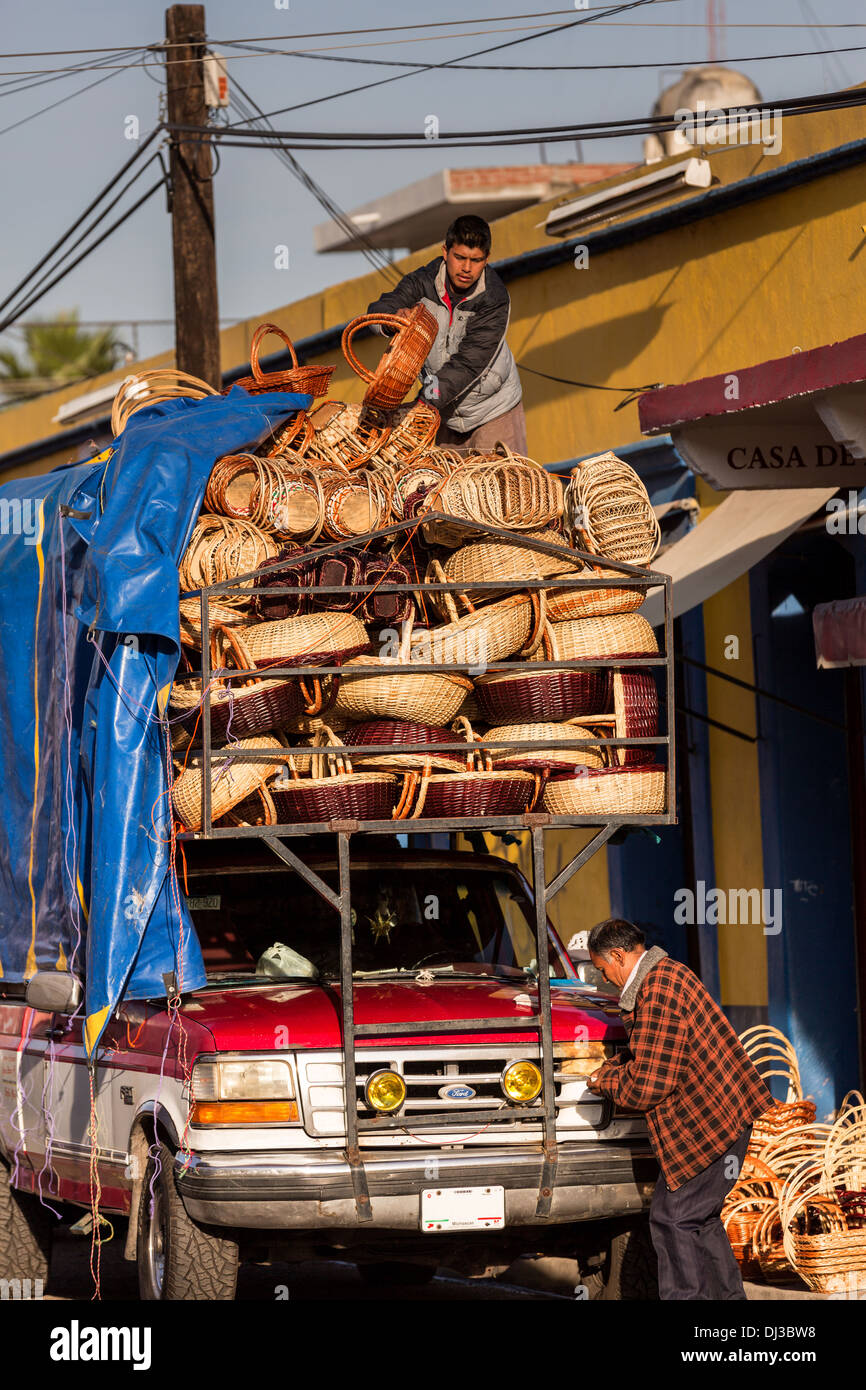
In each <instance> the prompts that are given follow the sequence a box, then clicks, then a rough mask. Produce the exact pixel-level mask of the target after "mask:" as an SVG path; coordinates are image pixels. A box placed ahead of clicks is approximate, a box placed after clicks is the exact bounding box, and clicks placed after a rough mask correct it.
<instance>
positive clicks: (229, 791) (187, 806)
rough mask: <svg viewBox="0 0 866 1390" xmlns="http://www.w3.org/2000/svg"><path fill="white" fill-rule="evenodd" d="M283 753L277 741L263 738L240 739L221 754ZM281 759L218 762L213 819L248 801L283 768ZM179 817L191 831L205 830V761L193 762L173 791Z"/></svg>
mask: <svg viewBox="0 0 866 1390" xmlns="http://www.w3.org/2000/svg"><path fill="white" fill-rule="evenodd" d="M271 750H273V751H275V752H279V753H282V751H283V746H282V744H281V743H279V742H278V740H277V739H275V738H271V737H268V736H267V735H263V736H261V737H257V738H246V739H240V740H239V741H238V742H237V743H234V744H232V746H231V749H222V750H220V751H221V752H251V753H252V752H258V751H261V752H262V753H267V752H269V751H271ZM280 761H281V759H279V758H274V759H269V758H265V759H263V760H262V761H261V762H234V763H232V762H222V763H217V762H214V764H213V766H212V769H211V818H212V820H214V821H217V820H219V819H220V818H221V817H222V816H224V815H226V814H227V813H228V812H229V811H231V809H232V807H234V806H237V805H238V804H239V803H240V802H242V801H244V800H246V798H247V797H248V796H251V795H252V794H253V793H254V792H255V791H257V789H258V788H259V787H260V786H262V785H263V784H264V783H265V782H266V781H267V780H268V778H269V777H272V776H273V775H274V773H275V772H276V771H277V770H278V769H279V766H280ZM171 795H172V801H173V803H174V809H175V814H176V815H177V818H178V820H179V821H181V823H182V824H183V825H185V826H186V828H187V830H201V827H202V819H203V815H204V765H203V762H202V761H201V759H196V760H194V761H191V763H190V765H189V766H188V767H187V768H186V769H185V770H184V771H183V772H182V773H181V774H180V776H179V777H178V778H177V779H176V781H175V782H174V785H173V786H172V790H171Z"/></svg>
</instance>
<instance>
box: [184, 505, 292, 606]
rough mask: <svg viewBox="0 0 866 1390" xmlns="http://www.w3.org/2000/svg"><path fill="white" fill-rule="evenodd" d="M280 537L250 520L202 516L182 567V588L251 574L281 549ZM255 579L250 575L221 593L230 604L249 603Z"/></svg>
mask: <svg viewBox="0 0 866 1390" xmlns="http://www.w3.org/2000/svg"><path fill="white" fill-rule="evenodd" d="M278 549H279V547H278V546H277V543H276V541H274V540H273V538H272V537H271V536H269V535H267V534H266V533H265V532H264V531H261V530H259V528H258V527H257V526H254V525H253V524H252V522H249V521H238V520H228V519H227V518H226V517H222V516H208V515H203V516H200V517H199V519H198V521H197V522H196V524H195V527H194V528H193V533H192V537H191V539H190V543H189V545H188V546H187V548H186V552H185V553H184V556H183V558H182V559H181V562H180V565H179V568H178V578H179V582H180V588H181V591H182V592H188V591H189V590H191V589H203V588H206V587H208V586H209V585H211V584H222V583H224V582H226V581H228V580H233V579H236V578H237V576H238V575H241V574H249V573H251V572H252V571H253V570H256V569H258V567H259V565H262V564H264V562H265V561H266V560H269V559H271V558H272V557H273V556H275V555H276V554H277V553H278ZM252 583H253V581H252V580H251V579H247V580H245V581H244V582H243V584H242V585H241V584H239V585H238V589H237V591H236V592H233V593H224V594H220V595H219V599H218V602H219V603H221V604H225V605H226V606H227V607H229V608H235V607H240V606H246V605H247V604H248V603H249V594H248V593H246V592H244V591H245V590H247V589H249V588H251V586H252Z"/></svg>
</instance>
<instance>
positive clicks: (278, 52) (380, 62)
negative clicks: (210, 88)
mask: <svg viewBox="0 0 866 1390" xmlns="http://www.w3.org/2000/svg"><path fill="white" fill-rule="evenodd" d="M243 47H246V48H249V47H251V45H249V44H245V45H243ZM257 51H258V52H260V53H270V54H272V55H273V56H275V57H280V56H282V57H287V58H308V59H312V60H313V61H315V62H319V63H360V64H363V65H364V66H366V67H380V68H382V67H383V68H406V67H411V68H415V69H417V70H418V71H424V72H437V71H441V70H442V69H445V70H447V71H448V72H621V71H637V70H641V69H644V68H646V69H650V68H670V66H671V63H670V60H669V59H662V60H659V61H657V62H645V63H472V64H469V65H464V64H463V63H462V62H461V61H460V60H458V59H455V60H454V62H453V63H424V64H418V63H414V62H412V61H411V59H408V58H349V57H345V56H342V55H339V56H338V55H337V54H333V53H304V52H297V51H293V50H291V49H278V48H273V49H258V50H257ZM864 51H866V44H853V45H851V46H850V47H847V48H807V49H800V50H798V51H796V52H792V53H750V54H748V55H747V56H745V57H737V58H726V59H725V63H726V64H728V63H740V64H746V63H773V62H778V61H780V60H782V59H786V58H825V57H829V56H831V55H833V54H836V53H863V52H864ZM714 62H715V60H714V59H712V58H682V59H678V60H677V63H676V66H677V67H678V68H695V67H711V66H713V65H714Z"/></svg>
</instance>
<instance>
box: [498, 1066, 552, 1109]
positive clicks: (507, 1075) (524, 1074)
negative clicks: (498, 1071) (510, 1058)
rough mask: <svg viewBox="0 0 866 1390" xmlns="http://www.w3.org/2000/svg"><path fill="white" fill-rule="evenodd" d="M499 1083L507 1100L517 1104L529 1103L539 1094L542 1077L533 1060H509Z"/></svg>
mask: <svg viewBox="0 0 866 1390" xmlns="http://www.w3.org/2000/svg"><path fill="white" fill-rule="evenodd" d="M499 1084H500V1086H501V1087H502V1094H503V1095H504V1096H505V1097H506V1099H507V1100H510V1101H514V1103H515V1104H517V1105H529V1104H531V1102H532V1101H534V1100H536V1099H537V1098H538V1096H539V1095H540V1094H541V1084H542V1077H541V1071H540V1069H539V1068H538V1067H537V1066H536V1065H535V1063H534V1062H527V1061H520V1062H509V1063H508V1066H507V1067H505V1068H504V1070H503V1072H502V1075H501V1077H500V1078H499Z"/></svg>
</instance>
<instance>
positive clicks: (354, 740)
mask: <svg viewBox="0 0 866 1390" xmlns="http://www.w3.org/2000/svg"><path fill="white" fill-rule="evenodd" d="M343 739H344V742H345V743H346V745H347V747H350V748H353V749H354V750H355V752H354V763H355V766H356V767H361V766H362V765H363V766H364V767H370V768H379V769H380V770H382V771H385V772H388V771H390V770H392V769H394V768H399V769H400V770H401V771H402V770H405V769H406V768H421V769H423V768H425V767H429V768H437V769H439V768H443V769H445V770H446V771H455V770H456V771H460V770H461V769H466V770H468V764H469V759H470V756H471V755H470V750H469V748H468V747H467V750H466V753H465V754H464V755H462V756H461V754H460V753H441V752H439V751H438V750H437V747H436V745H437V744H439V743H456V742H457V738H456V737H455V735H454V733H452V731H451V730H450V729H446V728H443V727H441V726H439V725H435V724H419V723H413V722H411V721H409V720H406V719H370V720H365V721H364V722H363V723H362V724H354V725H352V727H351V728H350V729H347V730H346V732H345V734H344V735H343ZM371 744H372V745H376V744H378V745H380V746H383V745H385V744H392V745H393V749H392V751H390V752H387V753H363V748H364V746H365V745H371ZM409 749H411V752H410V751H404V750H409Z"/></svg>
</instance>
